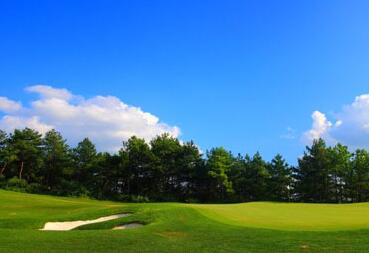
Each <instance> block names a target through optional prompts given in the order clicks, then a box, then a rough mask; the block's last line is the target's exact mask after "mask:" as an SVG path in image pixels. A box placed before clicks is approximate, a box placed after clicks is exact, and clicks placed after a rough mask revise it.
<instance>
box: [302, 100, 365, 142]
mask: <svg viewBox="0 0 369 253" xmlns="http://www.w3.org/2000/svg"><path fill="white" fill-rule="evenodd" d="M312 117H313V126H312V128H311V129H310V130H308V131H307V132H305V133H304V139H305V141H307V142H311V141H312V140H313V139H316V138H320V137H321V138H323V139H325V140H326V141H327V142H329V143H336V142H340V143H343V144H345V145H348V146H349V147H351V148H360V147H361V148H362V147H366V148H369V94H363V95H360V96H357V97H356V98H355V100H354V102H352V103H351V104H349V105H345V106H343V108H342V109H341V111H339V112H338V113H335V123H334V124H332V123H331V122H330V121H329V120H328V119H327V117H326V115H325V114H323V113H321V112H319V111H315V112H314V113H313V115H312Z"/></svg>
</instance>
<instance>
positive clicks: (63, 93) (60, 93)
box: [26, 85, 73, 100]
mask: <svg viewBox="0 0 369 253" xmlns="http://www.w3.org/2000/svg"><path fill="white" fill-rule="evenodd" d="M26 91H28V92H34V93H38V94H39V95H40V96H41V97H43V98H59V99H63V100H70V99H71V98H73V94H72V93H70V92H69V91H68V90H67V89H58V88H53V87H51V86H48V85H34V86H29V87H27V88H26Z"/></svg>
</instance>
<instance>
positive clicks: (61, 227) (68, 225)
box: [40, 213, 129, 231]
mask: <svg viewBox="0 0 369 253" xmlns="http://www.w3.org/2000/svg"><path fill="white" fill-rule="evenodd" d="M128 215H129V214H127V213H124V214H115V215H110V216H106V217H101V218H98V219H95V220H85V221H64V222H47V223H46V224H45V226H44V227H43V228H42V229H40V230H48V231H67V230H72V229H74V228H77V227H79V226H82V225H87V224H93V223H99V222H104V221H110V220H115V219H118V218H122V217H126V216H128Z"/></svg>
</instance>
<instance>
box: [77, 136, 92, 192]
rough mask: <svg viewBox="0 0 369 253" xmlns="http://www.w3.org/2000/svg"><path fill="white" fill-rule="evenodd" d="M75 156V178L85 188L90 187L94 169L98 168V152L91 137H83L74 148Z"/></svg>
mask: <svg viewBox="0 0 369 253" xmlns="http://www.w3.org/2000/svg"><path fill="white" fill-rule="evenodd" d="M73 158H74V164H75V172H74V178H75V180H77V181H78V182H79V183H80V184H81V185H82V186H83V187H84V188H85V189H88V188H89V187H90V186H91V184H92V180H93V175H94V172H95V171H94V170H95V169H96V162H97V152H96V148H95V145H94V144H93V143H92V142H91V141H90V139H88V138H85V139H83V141H81V142H80V143H78V145H77V147H76V148H75V149H74V150H73Z"/></svg>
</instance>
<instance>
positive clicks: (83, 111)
mask: <svg viewBox="0 0 369 253" xmlns="http://www.w3.org/2000/svg"><path fill="white" fill-rule="evenodd" d="M26 90H27V91H30V92H35V93H38V94H39V95H40V98H39V99H36V100H34V101H32V102H31V106H30V107H29V108H24V110H22V112H19V113H15V114H13V115H6V116H4V117H3V118H2V119H1V120H0V128H2V129H5V130H7V131H11V130H12V129H14V128H22V127H26V126H28V127H31V128H35V129H37V130H39V131H40V132H43V133H44V132H45V131H47V130H49V129H51V128H55V129H56V130H58V131H60V132H61V133H62V134H63V136H64V137H65V138H67V139H68V140H69V142H70V143H71V144H72V145H75V144H76V143H77V142H78V141H81V140H82V139H83V138H84V137H89V138H91V139H92V140H93V141H94V142H95V143H96V145H97V147H98V149H100V150H107V151H116V150H118V149H119V148H120V147H121V145H122V141H123V140H127V139H128V138H129V137H131V136H132V135H136V136H139V137H141V138H144V139H146V140H150V139H152V138H153V137H155V136H156V135H158V134H162V133H165V132H167V133H169V134H171V135H172V136H174V137H177V136H179V134H180V130H179V128H178V127H176V126H169V125H167V124H165V123H162V122H160V120H159V118H158V117H156V116H155V115H152V114H151V113H148V112H144V111H142V110H141V109H140V108H139V107H134V106H130V105H127V104H125V103H124V102H122V101H121V100H120V99H119V98H117V97H113V96H95V97H92V98H89V99H84V98H82V97H79V98H80V99H78V101H74V102H73V103H72V102H71V100H72V99H73V98H76V97H78V96H75V95H73V94H72V93H71V92H69V91H68V90H66V89H56V88H53V87H50V86H43V85H37V86H31V87H28V88H27V89H26Z"/></svg>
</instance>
